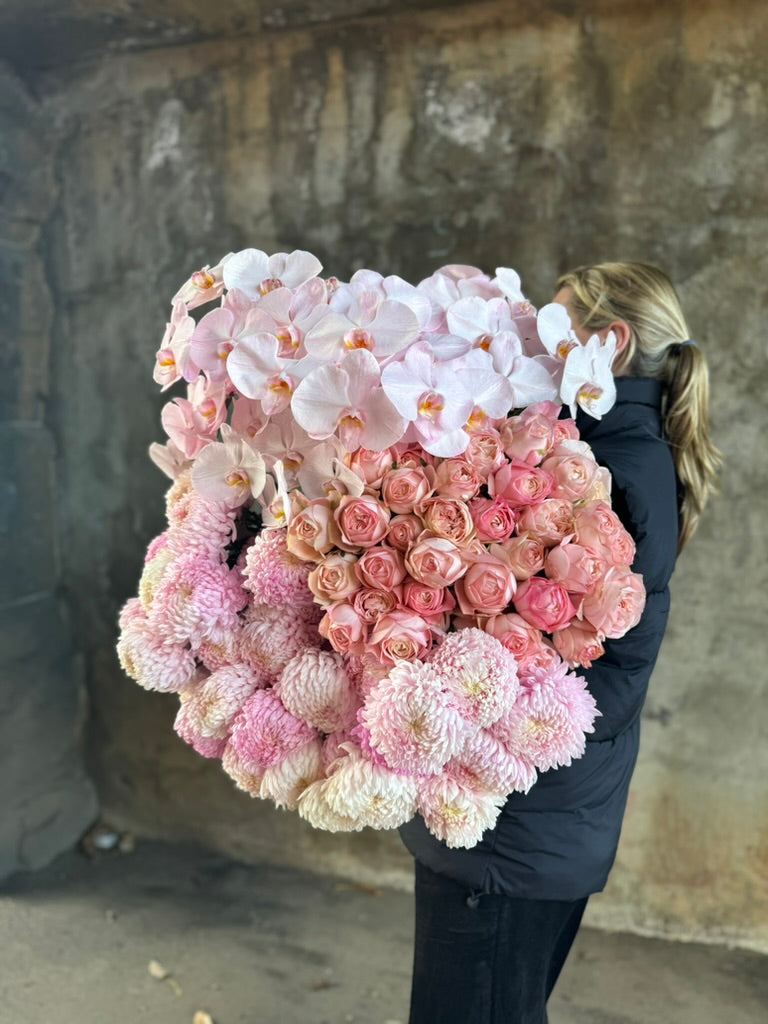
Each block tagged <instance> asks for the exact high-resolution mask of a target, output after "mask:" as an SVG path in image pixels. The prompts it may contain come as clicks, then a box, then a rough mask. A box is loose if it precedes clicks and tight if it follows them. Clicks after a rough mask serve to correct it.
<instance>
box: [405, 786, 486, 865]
mask: <svg viewBox="0 0 768 1024" xmlns="http://www.w3.org/2000/svg"><path fill="white" fill-rule="evenodd" d="M503 804H504V797H503V796H501V795H499V794H498V793H492V792H490V791H489V790H486V789H483V788H481V787H479V786H478V787H474V786H471V785H468V784H467V782H466V781H464V780H462V781H460V780H459V779H457V778H452V777H451V776H450V775H448V774H444V775H433V776H430V777H428V778H425V779H420V780H419V794H418V810H419V813H420V814H421V816H422V817H423V818H424V821H425V822H426V825H427V828H428V829H429V831H430V832H432V834H433V835H435V836H437V838H438V839H442V840H443V841H444V842H445V844H446V846H448V847H450V848H451V849H455V848H456V847H467V848H468V847H470V846H474V845H475V844H476V843H478V842H480V840H481V838H482V836H483V832H485V831H486V829H489V828H492V827H493V825H494V824H495V822H496V818H497V817H498V815H499V810H500V809H501V807H502V805H503Z"/></svg>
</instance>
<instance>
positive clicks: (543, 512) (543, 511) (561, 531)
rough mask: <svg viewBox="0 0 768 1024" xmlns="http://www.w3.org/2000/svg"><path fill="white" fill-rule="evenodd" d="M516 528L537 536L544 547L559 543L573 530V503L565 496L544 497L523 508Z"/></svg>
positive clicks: (521, 531) (520, 531) (519, 531)
mask: <svg viewBox="0 0 768 1024" xmlns="http://www.w3.org/2000/svg"><path fill="white" fill-rule="evenodd" d="M517 529H518V533H528V534H530V535H531V536H532V537H537V538H538V539H539V540H540V541H541V543H542V544H544V545H545V546H546V547H551V546H552V545H553V544H559V543H560V542H561V541H563V540H565V538H566V537H569V536H570V535H571V534H572V533H573V531H574V522H573V505H572V504H571V502H570V501H566V500H565V498H545V499H544V501H541V502H539V504H538V505H529V506H528V507H527V508H524V509H523V511H522V512H521V513H520V519H519V520H518V523H517Z"/></svg>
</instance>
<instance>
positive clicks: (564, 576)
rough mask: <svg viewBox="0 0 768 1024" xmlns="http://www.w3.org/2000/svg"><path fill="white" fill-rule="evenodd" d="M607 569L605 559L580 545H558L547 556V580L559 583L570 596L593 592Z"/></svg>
mask: <svg viewBox="0 0 768 1024" xmlns="http://www.w3.org/2000/svg"><path fill="white" fill-rule="evenodd" d="M607 569H608V566H607V565H606V562H605V559H604V558H601V557H600V555H597V554H595V552H594V551H591V550H590V549H589V548H585V547H582V546H581V544H560V545H558V546H557V547H556V548H552V550H551V551H550V552H549V554H548V555H547V559H546V562H545V563H544V571H545V572H546V574H547V578H548V579H550V580H553V581H554V582H555V583H559V584H560V586H561V587H565V589H566V590H567V591H568V592H569V593H571V594H588V593H589V592H590V591H592V590H594V588H595V587H596V586H597V584H598V583H599V582H600V580H601V579H602V578H603V576H605V573H606V571H607Z"/></svg>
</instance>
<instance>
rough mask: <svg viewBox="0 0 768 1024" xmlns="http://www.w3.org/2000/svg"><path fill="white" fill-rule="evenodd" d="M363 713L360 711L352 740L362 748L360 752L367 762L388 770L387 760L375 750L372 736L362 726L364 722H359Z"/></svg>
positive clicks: (352, 733)
mask: <svg viewBox="0 0 768 1024" xmlns="http://www.w3.org/2000/svg"><path fill="white" fill-rule="evenodd" d="M362 711H363V709H362V708H360V709H359V710H358V713H357V717H358V723H357V725H356V726H355V727H354V729H352V732H351V734H350V735H351V739H352V740H354V742H355V743H356V744H357V745H358V746H359V747H360V750H361V751H362V753H363V757H364V758H365V759H366V761H373V763H374V764H378V765H380V766H381V767H382V768H388V767H389V765H388V764H387V761H386V758H385V757H384V756H383V755H382V754H380V753H379V752H378V750H375V749H374V748H373V746H372V744H371V734H370V733H369V732H368V730H367V729H366V727H365V726H364V725H363V724H362V722H360V721H359V719H360V715H361V713H362Z"/></svg>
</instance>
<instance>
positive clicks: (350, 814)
mask: <svg viewBox="0 0 768 1024" xmlns="http://www.w3.org/2000/svg"><path fill="white" fill-rule="evenodd" d="M344 748H345V750H346V752H347V756H346V757H342V758H339V759H337V760H336V761H335V762H334V766H333V769H332V772H331V774H330V775H329V777H328V778H327V779H326V780H325V781H324V782H323V783H322V784H321V789H322V796H323V803H324V805H325V806H326V807H327V808H328V809H329V810H330V812H331V814H332V815H333V816H334V817H335V818H336V820H343V821H349V822H350V823H352V824H351V829H350V828H345V829H344V831H349V830H353V831H355V832H359V831H360V829H363V828H365V827H366V826H367V827H369V828H376V829H384V828H397V827H398V826H399V825H402V824H404V823H405V822H406V821H409V820H410V819H411V818H412V817H413V815H414V814H415V813H416V780H415V779H413V778H408V777H406V776H403V775H398V774H397V773H396V772H393V771H392V770H391V769H389V768H385V767H382V766H381V765H377V764H374V763H372V762H371V761H366V760H365V759H364V758H363V757H362V754H361V752H360V749H359V748H358V747H357V746H356V745H354V744H352V743H346V744H344ZM316 807H317V805H314V806H313V805H312V803H310V802H308V803H306V804H305V803H304V802H303V801H302V800H299V812H300V813H301V814H302V816H303V817H305V818H307V820H308V821H309V822H310V824H313V825H315V827H320V828H324V827H325V825H324V824H322V822H317V821H316V820H315V821H313V819H312V817H310V814H312V812H313V811H314V810H315V809H316Z"/></svg>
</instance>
